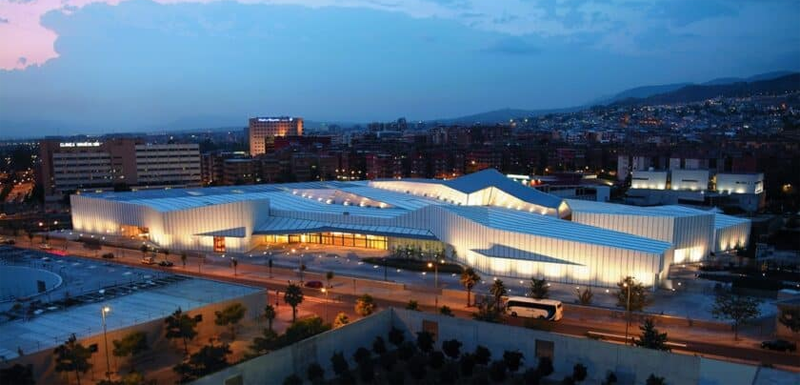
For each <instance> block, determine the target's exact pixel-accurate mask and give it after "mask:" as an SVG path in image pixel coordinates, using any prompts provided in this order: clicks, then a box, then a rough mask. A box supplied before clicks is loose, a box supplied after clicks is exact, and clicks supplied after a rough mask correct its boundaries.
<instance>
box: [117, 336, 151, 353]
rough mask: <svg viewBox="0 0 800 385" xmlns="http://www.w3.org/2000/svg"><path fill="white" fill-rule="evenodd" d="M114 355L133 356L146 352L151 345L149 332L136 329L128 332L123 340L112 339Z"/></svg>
mask: <svg viewBox="0 0 800 385" xmlns="http://www.w3.org/2000/svg"><path fill="white" fill-rule="evenodd" d="M112 344H113V345H114V350H113V351H112V353H113V354H114V357H128V356H131V358H133V357H136V356H138V355H139V354H141V353H144V352H146V351H147V350H148V349H150V347H149V346H148V345H147V334H146V333H145V332H141V331H134V332H130V333H128V334H126V335H125V336H124V337H122V339H121V340H114V341H112Z"/></svg>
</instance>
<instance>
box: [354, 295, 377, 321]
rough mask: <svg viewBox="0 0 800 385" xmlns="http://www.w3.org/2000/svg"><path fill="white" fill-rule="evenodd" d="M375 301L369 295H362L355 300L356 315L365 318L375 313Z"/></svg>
mask: <svg viewBox="0 0 800 385" xmlns="http://www.w3.org/2000/svg"><path fill="white" fill-rule="evenodd" d="M376 307H377V305H376V304H375V299H373V298H372V296H371V295H369V294H364V295H362V296H361V297H359V298H358V299H357V300H356V307H355V309H356V314H358V315H360V316H362V317H366V316H368V315H370V314H372V313H374V312H375V308H376Z"/></svg>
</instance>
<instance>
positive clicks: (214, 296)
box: [0, 256, 261, 359]
mask: <svg viewBox="0 0 800 385" xmlns="http://www.w3.org/2000/svg"><path fill="white" fill-rule="evenodd" d="M56 258H58V259H60V260H63V261H65V263H62V264H61V265H66V266H69V267H68V268H67V269H62V270H61V273H62V274H63V273H66V274H67V275H69V274H70V272H69V271H70V270H71V269H80V270H88V271H91V272H94V273H95V274H97V273H99V272H100V271H103V270H105V269H111V268H113V269H115V270H122V271H125V270H133V271H135V274H136V275H139V273H140V272H142V271H143V272H144V273H149V274H153V272H152V271H149V270H144V269H136V268H131V269H126V268H125V267H124V266H121V265H113V266H106V265H105V264H102V263H98V265H100V266H101V267H96V268H94V269H88V268H87V267H86V266H85V265H83V264H81V265H78V266H73V264H74V263H77V262H73V261H81V260H77V259H74V258H65V257H58V256H55V257H53V259H56ZM82 262H86V263H87V264H92V263H93V262H91V261H82ZM64 270H67V271H64ZM114 273H117V271H114V272H112V276H113V275H114ZM147 276H150V275H142V276H141V277H147ZM96 283H97V282H96ZM260 290H261V289H259V288H255V287H249V286H242V285H235V284H228V283H223V282H217V281H209V280H205V279H197V278H191V277H185V276H178V275H173V274H159V275H158V277H156V276H155V275H154V274H153V276H151V278H144V279H143V280H139V281H137V282H135V283H133V284H122V286H116V287H113V288H111V289H107V290H106V291H104V294H100V293H99V292H95V294H93V295H83V296H82V297H83V303H81V304H78V305H73V306H68V307H63V308H56V307H55V306H54V307H52V308H51V310H49V311H44V312H41V313H40V314H38V315H35V316H33V317H32V318H30V319H28V320H24V319H16V320H11V321H5V322H0V359H2V358H5V359H13V358H15V357H17V356H18V353H17V351H18V349H21V350H22V351H23V353H25V354H29V353H34V352H37V351H40V350H43V349H50V348H54V347H55V346H57V345H59V344H61V343H63V342H64V341H65V340H66V339H67V338H69V336H70V335H71V334H72V333H75V335H76V336H77V337H78V338H82V337H88V336H92V335H95V334H98V333H102V330H103V329H102V321H101V315H100V311H101V308H102V307H103V306H109V307H111V312H110V313H109V315H108V316H107V318H106V322H107V325H108V330H109V331H111V330H116V329H121V328H125V327H128V326H132V325H136V324H140V323H144V322H149V321H152V320H155V319H159V318H163V317H166V316H167V315H169V314H170V313H172V312H174V311H175V310H176V309H177V308H179V307H180V308H181V309H183V310H186V311H190V310H192V309H196V308H199V307H203V306H206V305H209V304H212V303H216V302H221V301H226V300H230V299H234V298H238V297H241V296H244V295H248V294H252V293H256V292H258V291H260ZM111 293H113V295H112V294H111ZM41 300H42V301H45V300H46V298H42V299H41Z"/></svg>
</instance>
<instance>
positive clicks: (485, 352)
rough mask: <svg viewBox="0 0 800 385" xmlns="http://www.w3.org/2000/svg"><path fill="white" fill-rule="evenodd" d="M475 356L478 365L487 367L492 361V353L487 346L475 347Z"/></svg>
mask: <svg viewBox="0 0 800 385" xmlns="http://www.w3.org/2000/svg"><path fill="white" fill-rule="evenodd" d="M473 356H474V357H475V363H476V364H478V365H483V366H486V365H488V364H489V360H491V359H492V351H491V350H489V348H487V347H486V346H483V345H478V346H476V347H475V353H474V354H473Z"/></svg>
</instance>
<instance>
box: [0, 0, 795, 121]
mask: <svg viewBox="0 0 800 385" xmlns="http://www.w3.org/2000/svg"><path fill="white" fill-rule="evenodd" d="M277 3H282V4H277ZM64 4H66V5H65V6H59V7H57V8H56V9H51V8H47V7H45V6H44V5H43V3H41V4H40V3H39V0H0V41H4V40H5V41H14V42H20V41H24V42H25V44H7V45H6V47H5V48H2V47H0V67H3V68H5V69H0V128H3V130H2V131H4V132H2V133H0V136H20V135H30V134H32V133H36V134H39V135H48V134H55V133H61V134H67V133H76V132H84V133H98V132H112V131H132V130H151V129H157V128H159V127H164V126H165V125H169V124H170V123H171V122H175V121H192V122H197V121H202V120H203V119H207V121H208V122H209V124H211V125H216V124H222V123H230V124H238V125H245V124H246V119H247V117H248V116H253V115H278V114H279V115H295V116H303V117H305V118H307V119H310V120H317V121H319V120H327V121H359V122H364V121H371V120H392V119H396V118H397V117H400V116H405V117H408V118H409V119H414V120H416V119H434V118H446V117H455V116H459V115H467V114H472V113H477V112H483V111H488V110H492V109H497V108H504V107H512V108H527V109H538V108H554V107H567V106H573V105H579V104H583V103H586V102H588V101H590V100H594V99H596V98H598V97H601V96H604V95H609V94H613V93H615V92H618V91H621V90H624V89H626V88H630V87H636V86H641V85H648V84H663V83H671V82H685V81H694V82H702V81H706V80H710V79H712V78H717V77H727V76H749V75H753V74H757V73H762V72H769V71H775V70H796V69H798V68H799V67H800V28H798V27H797V26H798V25H800V2H798V1H779V0H776V1H755V0H753V1H747V0H741V1H726V2H715V1H682V0H675V1H624V2H618V1H612V0H603V1H588V0H587V1H507V2H505V1H498V2H494V1H475V2H472V1H460V0H441V1H433V0H430V1H419V0H414V1H409V2H397V3H392V2H391V1H384V2H377V1H358V0H351V1H343V2H335V1H332V0H330V1H325V0H319V1H313V0H310V1H299V0H298V1H292V0H285V1H279V2H262V1H259V0H250V1H248V4H242V3H239V2H236V1H210V0H203V1H199V2H192V1H182V0H159V2H151V1H146V0H130V1H120V0H113V1H111V4H108V3H107V2H104V1H99V0H74V1H72V2H71V1H70V0H64ZM331 4H336V5H337V6H332V5H331ZM47 5H49V4H47ZM25 7H28V8H25ZM28 10H36V12H39V13H40V14H39V15H38V17H35V18H33V17H32V16H31V15H32V14H33V15H36V12H29V11H28ZM26 18H27V19H26ZM36 28H40V29H41V30H37V29H36ZM26 34H28V35H30V36H26ZM28 38H29V39H28ZM20 39H22V40H20ZM0 45H5V44H0ZM170 127H172V126H170ZM186 128H194V127H186Z"/></svg>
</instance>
